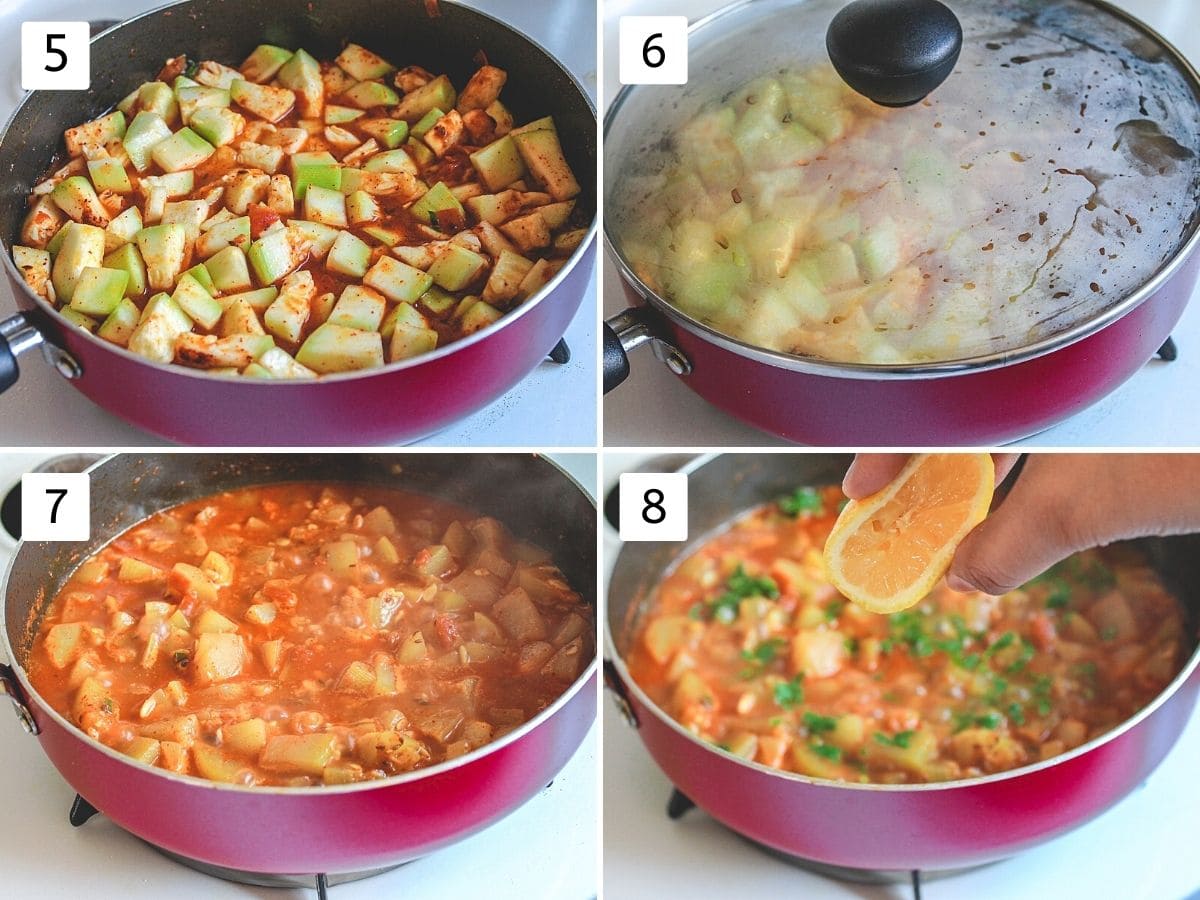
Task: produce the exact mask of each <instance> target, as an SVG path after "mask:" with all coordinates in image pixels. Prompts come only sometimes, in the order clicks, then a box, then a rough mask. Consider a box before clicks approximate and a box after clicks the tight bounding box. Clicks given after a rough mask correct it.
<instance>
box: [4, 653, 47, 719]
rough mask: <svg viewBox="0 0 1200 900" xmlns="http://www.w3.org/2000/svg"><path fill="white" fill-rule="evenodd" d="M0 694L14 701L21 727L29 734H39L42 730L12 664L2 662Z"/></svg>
mask: <svg viewBox="0 0 1200 900" xmlns="http://www.w3.org/2000/svg"><path fill="white" fill-rule="evenodd" d="M0 694H4V695H5V696H7V697H8V699H9V700H11V701H12V705H13V709H15V710H16V712H17V718H18V719H19V720H20V722H21V727H22V728H24V729H25V731H26V732H28V733H29V734H37V733H38V732H39V731H41V729H40V728H38V723H37V720H36V719H34V718H33V713H32V712H30V711H29V704H28V703H27V702H26V701H25V695H24V693H22V691H21V685H20V683H19V682H18V681H17V673H16V672H14V671H13V669H12V666H9V665H5V664H4V663H0Z"/></svg>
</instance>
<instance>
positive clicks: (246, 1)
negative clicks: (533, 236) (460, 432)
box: [0, 0, 596, 447]
mask: <svg viewBox="0 0 1200 900" xmlns="http://www.w3.org/2000/svg"><path fill="white" fill-rule="evenodd" d="M430 9H432V10H433V11H434V12H436V13H437V15H434V16H431V15H430V14H429V11H430ZM347 41H356V42H358V43H361V44H363V45H364V46H366V47H369V48H372V49H374V50H375V51H377V52H378V53H380V54H381V55H383V56H385V57H390V58H393V59H396V60H406V61H409V62H410V63H414V64H418V65H424V66H426V67H427V68H429V69H431V70H436V71H438V72H445V73H446V74H448V75H450V76H451V78H452V79H453V80H454V81H455V83H457V84H462V83H465V81H466V79H467V78H468V77H470V74H471V72H473V71H474V70H475V68H476V67H477V65H478V64H477V62H476V56H477V54H478V53H480V52H482V53H484V54H486V56H487V58H488V60H489V61H490V62H491V63H493V64H494V65H497V66H500V67H501V68H504V69H505V70H507V72H508V75H509V80H508V84H507V85H506V87H505V91H504V102H505V103H506V104H507V105H508V106H509V107H510V108H511V109H512V110H513V113H514V115H515V116H516V117H517V119H518V120H520V121H525V120H527V119H532V118H536V117H538V116H544V115H553V116H554V121H555V124H556V127H557V128H558V130H559V132H560V133H561V134H562V143H563V147H564V150H565V152H566V153H567V156H568V162H569V163H570V164H571V167H572V169H573V170H574V171H575V172H576V173H578V175H579V180H580V182H581V183H582V184H583V185H584V194H583V196H581V197H580V201H579V202H580V205H581V206H582V207H583V208H586V209H588V210H590V211H594V210H595V208H596V198H595V179H594V178H592V177H591V173H593V172H594V171H595V169H596V115H595V110H594V108H593V107H592V104H591V101H590V100H589V99H588V96H587V94H586V93H585V92H584V90H583V89H582V88H581V87H580V85H579V83H578V82H577V81H576V80H575V79H574V77H573V76H572V75H571V74H570V72H568V71H567V70H566V69H565V68H564V67H563V66H562V65H561V64H560V63H559V62H558V61H557V60H555V59H554V58H553V57H552V56H550V55H549V54H548V53H547V52H546V51H545V50H544V49H542V48H541V47H540V46H538V45H537V44H536V43H534V42H533V41H532V40H530V39H529V38H527V37H525V36H523V35H521V34H518V33H517V32H515V31H514V30H512V29H511V28H509V27H508V26H507V25H505V24H504V23H503V22H500V21H499V20H497V19H494V18H492V17H490V16H488V15H485V14H484V13H481V12H478V11H476V10H473V9H470V8H468V7H465V6H461V5H459V4H457V3H452V2H446V0H442V2H440V3H435V4H430V3H425V2H423V0H394V2H384V0H336V2H335V0H270V2H266V0H184V2H181V3H177V4H175V5H173V6H169V7H165V8H162V9H158V10H155V11H153V12H149V13H146V14H144V15H141V16H138V17H137V18H134V19H130V20H129V21H127V22H124V23H122V24H120V25H117V26H115V27H113V28H110V29H109V30H107V31H105V32H104V33H103V34H101V35H99V36H98V37H96V38H95V39H94V40H93V41H92V48H91V64H92V86H91V89H90V90H87V91H36V92H34V93H31V94H29V95H27V96H26V98H25V100H24V101H23V102H22V103H21V105H20V106H19V107H18V108H17V111H16V112H15V113H14V114H13V117H12V119H11V120H10V122H9V124H8V127H7V129H6V131H5V132H4V135H3V138H2V139H0V171H2V172H3V173H4V183H5V186H6V190H5V191H4V193H3V196H2V197H0V245H2V246H0V251H2V252H0V256H3V258H4V259H3V262H2V263H0V266H2V267H3V269H4V274H5V275H6V276H7V279H8V282H9V284H10V286H11V289H12V294H13V296H14V297H15V299H16V302H17V306H18V307H19V308H20V310H21V313H20V314H19V315H16V316H12V317H11V318H8V319H3V320H0V390H3V389H6V388H8V387H9V386H11V385H12V384H13V383H14V382H15V381H16V379H17V374H18V371H17V362H16V355H17V354H18V353H20V352H22V351H24V350H27V349H30V348H32V347H34V346H37V345H38V344H43V345H44V349H45V351H46V354H47V356H49V357H50V359H51V360H52V361H53V362H54V363H55V365H56V366H57V368H58V369H59V371H61V372H62V373H63V374H64V375H65V376H66V377H67V378H68V379H69V380H70V381H71V384H72V385H73V386H74V387H75V388H77V389H78V390H80V391H82V392H83V393H84V394H86V395H87V396H88V397H89V398H90V399H92V400H93V401H94V402H96V403H97V404H99V405H100V406H103V407H104V408H105V409H107V410H109V411H110V412H112V413H114V414H116V415H118V416H120V417H121V418H123V419H125V420H127V421H129V422H132V423H133V424H134V425H137V426H139V427H141V428H144V429H146V430H147V431H151V432H154V433H155V434H158V435H161V436H163V437H166V438H169V439H171V440H174V441H177V442H180V443H185V444H200V445H209V446H212V445H226V446H255V447H257V446H346V445H359V446H373V445H382V444H390V443H395V442H405V441H412V440H416V439H418V438H421V437H424V436H426V435H429V434H433V433H434V432H437V431H438V430H440V429H442V428H444V427H446V426H447V425H449V424H450V423H452V422H454V421H455V420H457V419H461V418H463V417H464V416H467V415H469V414H471V413H472V412H475V411H476V410H478V409H480V408H482V407H483V406H486V405H487V404H488V403H490V402H492V401H493V400H494V399H496V398H497V397H499V396H500V395H501V394H503V393H504V392H505V391H507V390H509V389H510V388H511V387H513V385H515V384H516V383H517V382H519V381H520V380H521V379H522V378H524V377H525V376H526V375H527V374H528V373H529V372H530V371H532V370H533V368H534V367H535V366H537V365H538V363H540V362H541V361H542V360H544V359H545V358H546V357H547V355H549V354H550V353H551V351H552V350H556V351H557V352H556V353H555V358H556V359H560V360H561V356H560V354H561V350H558V348H556V344H557V342H558V341H559V340H560V339H561V338H562V335H563V332H564V331H565V330H566V328H567V325H568V324H569V323H570V322H571V319H572V318H573V317H574V315H575V312H576V311H577V310H578V308H579V305H580V303H581V302H582V300H583V297H584V294H585V293H586V291H587V287H588V284H589V282H590V280H591V272H592V266H593V262H594V259H595V235H594V226H593V231H592V233H589V235H588V237H587V239H585V241H584V242H583V244H582V245H581V246H580V247H579V248H578V249H577V250H576V251H575V253H574V255H573V256H572V257H571V258H570V260H568V262H567V264H566V265H565V266H564V267H563V269H562V270H561V271H560V272H559V273H558V274H557V275H556V276H555V277H554V279H553V280H552V281H551V282H550V283H549V284H548V285H546V287H545V288H544V289H543V290H541V291H540V292H539V293H538V294H537V295H535V296H534V297H532V298H530V299H529V301H527V302H526V303H524V304H522V305H521V306H520V307H519V308H518V309H516V310H515V311H513V312H512V313H511V314H510V315H506V316H504V317H503V318H502V319H500V320H499V321H498V322H496V323H495V324H493V325H492V326H490V327H488V328H486V329H484V330H482V331H479V332H477V333H475V334H474V335H471V336H470V337H468V338H466V339H464V340H462V341H458V342H456V343H453V344H450V345H447V346H446V347H443V348H440V349H438V350H435V351H434V352H433V353H430V354H428V355H426V356H421V357H419V358H415V359H412V360H407V361H404V362H398V363H393V364H391V365H387V366H384V367H382V368H379V369H370V370H365V371H360V372H355V373H348V374H343V375H331V376H326V377H324V378H321V379H318V380H315V381H306V382H303V383H301V382H286V381H276V382H259V381H256V380H254V379H249V378H245V379H228V378H225V379H223V378H220V377H217V376H213V375H207V374H205V373H203V372H200V371H196V370H189V369H186V368H183V367H180V366H164V365H159V364H157V363H153V362H150V361H148V360H146V359H144V358H142V357H139V356H138V355H136V354H134V353H130V352H128V351H127V350H125V349H123V348H121V347H118V346H116V345H114V344H111V343H108V342H107V341H104V340H101V339H99V338H97V337H95V336H93V335H91V334H88V333H87V332H85V331H83V330H82V329H79V328H75V327H73V326H71V325H70V324H69V323H67V322H66V321H65V320H64V319H62V318H61V317H59V316H58V315H57V314H56V313H55V312H54V311H53V310H51V309H50V308H49V307H48V306H47V305H46V303H45V302H43V301H42V300H40V299H39V298H37V297H36V296H34V294H33V293H32V292H31V291H30V290H29V289H28V288H27V287H26V286H25V283H24V281H23V280H22V278H21V276H20V273H19V272H17V270H16V267H15V266H14V265H13V262H12V258H11V254H10V252H9V250H10V246H11V244H10V242H11V241H12V240H13V239H14V238H15V236H16V235H17V234H18V233H19V231H20V227H21V221H22V219H23V217H24V213H25V200H26V197H27V196H28V189H29V188H32V187H33V185H34V184H36V183H37V182H38V181H39V180H40V179H41V177H42V175H43V173H44V172H45V170H46V168H47V167H48V166H49V164H50V162H51V158H52V156H53V154H54V153H55V152H56V151H57V150H58V149H59V148H61V146H62V131H63V129H64V128H65V127H67V126H68V125H71V124H73V123H78V122H84V121H87V120H88V119H91V118H94V117H95V116H97V115H100V114H101V113H103V112H105V111H106V110H107V109H109V108H111V107H112V106H114V105H115V104H116V101H117V100H119V99H120V98H121V97H123V96H125V95H126V94H127V93H129V91H130V90H132V89H133V88H135V87H137V85H138V84H140V83H141V82H143V81H148V80H151V79H153V78H154V77H155V74H156V73H157V72H158V71H159V69H160V68H161V67H162V64H163V62H164V60H165V59H166V58H167V57H169V56H175V55H178V54H180V53H186V54H187V55H188V57H189V58H191V59H216V60H221V61H225V62H229V61H231V60H232V61H240V60H242V59H244V58H245V57H246V56H247V55H248V54H249V52H250V51H251V50H253V49H254V47H255V46H256V45H258V44H260V43H263V42H270V43H275V44H280V45H284V46H288V47H299V46H303V47H305V48H306V49H308V50H309V51H311V52H313V53H315V54H316V55H317V56H318V57H321V58H332V56H335V55H336V54H337V53H338V52H339V51H340V49H341V47H342V46H343V45H344V44H345V43H346V42H347Z"/></svg>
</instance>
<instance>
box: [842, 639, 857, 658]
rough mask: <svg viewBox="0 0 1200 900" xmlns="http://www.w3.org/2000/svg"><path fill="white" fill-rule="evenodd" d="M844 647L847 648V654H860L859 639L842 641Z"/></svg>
mask: <svg viewBox="0 0 1200 900" xmlns="http://www.w3.org/2000/svg"><path fill="white" fill-rule="evenodd" d="M842 646H843V647H845V648H846V652H847V653H849V654H850V655H851V656H854V655H855V654H856V653H858V638H854V637H848V638H846V639H845V640H844V641H842Z"/></svg>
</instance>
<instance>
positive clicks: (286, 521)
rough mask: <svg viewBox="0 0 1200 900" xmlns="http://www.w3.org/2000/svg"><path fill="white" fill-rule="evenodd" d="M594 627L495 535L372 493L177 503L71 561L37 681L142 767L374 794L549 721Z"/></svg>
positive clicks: (39, 649)
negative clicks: (398, 779)
mask: <svg viewBox="0 0 1200 900" xmlns="http://www.w3.org/2000/svg"><path fill="white" fill-rule="evenodd" d="M594 647H595V631H594V625H593V613H592V611H591V610H590V609H589V608H588V607H587V606H586V605H585V603H584V601H583V599H582V598H581V596H580V595H579V594H578V593H576V592H575V591H574V590H572V588H571V587H570V586H569V585H568V584H567V583H566V582H565V580H564V579H563V576H562V574H561V573H560V571H559V570H558V569H557V568H556V567H555V566H554V564H553V563H552V562H551V561H550V559H549V558H548V556H547V554H546V553H545V552H544V551H542V550H541V549H539V548H537V547H534V546H532V545H530V544H527V543H524V542H521V541H518V540H516V539H515V538H514V537H513V536H512V535H511V534H509V533H508V532H507V530H506V529H505V528H504V526H503V525H501V523H500V522H498V521H497V520H495V519H492V518H488V517H481V516H478V515H475V514H473V513H471V512H468V511H467V510H464V509H461V508H459V507H456V506H453V505H451V504H448V503H446V502H444V501H441V500H435V499H431V498H429V497H424V496H419V495H416V494H410V493H404V492H400V491H396V490H391V489H387V488H380V487H374V486H365V485H341V484H315V483H298V484H284V485H273V486H268V487H259V488H252V489H243V490H237V491H232V492H229V493H224V494H219V495H216V496H213V497H208V498H205V499H202V500H197V501H194V502H190V503H186V504H184V505H181V506H178V507H175V508H173V509H169V510H166V511H163V512H160V513H157V514H156V515H154V516H152V517H151V518H149V519H147V520H146V521H144V522H142V523H141V524H139V525H136V526H134V527H133V528H131V529H130V530H128V531H126V532H125V533H124V534H122V535H121V536H120V537H118V538H117V539H116V540H114V541H113V542H112V543H111V544H109V545H108V546H107V547H105V548H104V549H103V550H101V551H100V552H99V553H97V554H96V555H95V556H93V557H92V558H90V559H89V560H88V561H86V562H84V563H83V564H82V565H81V566H80V567H79V569H78V570H77V571H76V572H75V573H74V574H73V575H72V577H71V579H70V581H68V582H67V584H66V585H64V587H63V589H62V590H61V591H60V592H59V594H58V595H57V596H56V597H55V598H54V600H53V601H52V603H51V604H50V606H49V608H48V610H47V611H46V614H45V616H44V618H43V620H42V622H41V623H40V627H39V632H38V635H37V637H36V640H35V643H34V646H33V651H32V658H31V659H30V662H29V667H28V668H29V673H30V678H31V680H32V683H33V685H34V686H35V687H36V688H37V690H38V692H39V693H40V694H41V695H42V696H43V697H44V698H45V699H46V701H47V702H48V703H50V704H51V706H53V707H54V709H56V710H58V711H59V712H60V713H62V714H63V715H64V716H66V717H67V718H68V719H70V720H71V721H72V722H74V723H75V724H77V725H78V726H79V727H80V728H81V729H82V730H84V731H85V732H86V733H87V734H89V735H90V736H91V737H93V738H96V739H97V740H99V741H101V742H102V743H104V744H107V745H108V746H110V747H114V748H116V749H118V750H122V751H124V752H126V753H128V754H130V755H131V756H134V757H135V758H137V759H139V760H141V761H142V762H145V763H147V764H149V765H155V766H161V767H163V768H167V769H170V770H172V771H175V772H179V773H182V774H192V775H199V776H202V777H206V778H210V779H214V780H219V781H228V782H233V783H240V784H247V785H249V784H275V785H312V784H321V783H326V784H328V783H344V782H353V781H361V780H367V779H375V778H383V777H386V776H389V775H393V774H396V773H400V772H405V771H409V770H412V769H418V768H421V767H424V766H429V765H433V764H435V763H438V762H442V761H444V760H447V759H451V758H453V757H457V756H460V755H462V754H464V753H468V752H470V751H471V750H473V749H475V748H477V747H480V746H482V745H484V744H487V743H488V742H490V741H492V740H495V739H496V738H498V737H500V736H501V735H503V734H505V733H507V732H509V731H511V730H512V729H514V728H516V727H517V726H519V725H521V724H522V723H524V722H526V721H527V720H529V719H530V718H531V717H533V716H534V715H536V714H537V713H538V712H540V711H541V710H543V709H545V708H546V707H547V706H549V705H550V704H551V703H553V702H554V700H555V699H556V698H557V697H558V696H559V695H560V694H561V693H562V692H563V691H564V690H566V688H567V687H568V685H570V684H571V683H572V682H573V681H574V680H575V678H576V677H577V676H578V675H579V674H580V673H581V672H582V671H583V669H584V668H585V667H586V666H587V663H588V660H589V659H591V658H592V656H593V655H594Z"/></svg>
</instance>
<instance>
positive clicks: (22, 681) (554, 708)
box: [0, 453, 599, 796]
mask: <svg viewBox="0 0 1200 900" xmlns="http://www.w3.org/2000/svg"><path fill="white" fill-rule="evenodd" d="M120 455H122V454H119V453H110V454H109V455H107V456H105V457H103V458H101V459H99V460H97V461H96V462H95V463H94V464H93V465H91V466H89V467H88V468H87V469H86V470H85V471H86V472H88V473H91V472H92V471H94V470H95V469H97V468H98V467H100V466H103V465H104V464H105V463H106V462H108V461H109V460H111V459H113V458H115V457H117V456H120ZM536 455H537V456H538V457H539V458H540V459H541V460H542V461H543V462H546V463H549V464H550V465H551V466H553V467H554V469H556V470H557V471H558V474H559V475H561V476H562V477H563V478H564V479H565V480H566V481H567V482H568V483H570V485H571V486H573V487H574V488H575V489H576V490H577V491H579V493H580V494H582V495H583V496H584V497H585V498H587V500H588V503H589V504H591V507H592V509H593V510H595V508H596V499H595V498H594V497H593V496H592V495H591V493H589V492H588V491H587V490H586V489H585V488H584V487H583V485H581V484H580V483H579V482H578V481H576V480H575V478H574V476H572V475H571V473H570V472H568V471H567V470H566V469H564V468H563V467H562V466H560V465H559V464H558V463H557V462H556V461H555V460H553V459H551V458H550V457H548V456H546V455H544V454H536ZM403 458H404V456H403V454H397V459H400V460H402V459H403ZM271 483H272V482H263V484H271ZM275 483H283V482H275ZM167 508H169V507H163V509H167ZM159 511H161V510H156V512H159ZM117 536H118V535H116V534H114V535H111V536H110V537H109V540H108V541H106V542H105V545H107V544H108V543H109V542H110V541H111V540H113V539H115V538H116V537H117ZM24 545H25V542H24V541H20V542H18V544H17V546H16V549H14V550H13V553H12V558H11V559H10V560H9V562H8V566H7V567H6V568H5V571H4V579H3V581H0V620H2V619H3V617H4V616H3V613H4V608H5V606H6V605H7V603H8V583H9V578H10V576H11V574H12V569H13V567H14V566H15V565H16V561H17V556H18V554H19V553H20V552H21V548H22V547H23V546H24ZM0 651H2V652H3V654H4V656H5V657H7V659H8V660H9V666H10V667H11V668H12V671H13V674H14V675H15V676H16V678H17V683H18V685H19V686H20V689H21V691H22V692H23V693H24V697H14V698H12V699H13V700H14V702H15V703H16V706H17V716H18V718H20V719H22V720H23V716H22V710H23V709H25V708H27V707H26V702H27V701H28V702H29V703H32V704H36V705H37V707H38V712H39V713H40V714H41V715H44V716H49V717H50V718H51V719H52V720H53V721H54V722H55V723H56V724H57V725H58V726H60V727H61V728H64V729H66V730H67V731H69V732H71V733H73V734H74V735H75V736H76V737H78V738H79V739H80V740H82V741H84V742H86V743H87V745H88V747H89V748H90V749H92V750H94V751H97V752H99V753H102V754H104V755H105V756H107V757H109V758H110V759H113V760H116V761H117V762H120V763H123V764H124V765H128V766H131V767H132V768H135V769H140V770H143V771H145V772H149V773H152V774H153V775H155V776H157V777H159V778H164V779H166V780H167V781H175V782H179V783H181V784H186V785H189V786H192V787H202V788H207V789H209V790H214V791H231V792H234V793H245V794H253V795H256V796H260V795H264V794H282V795H285V796H310V795H313V794H314V793H319V794H321V795H325V794H353V793H358V792H360V791H370V790H378V789H381V788H387V787H394V786H397V787H398V786H400V785H403V784H411V783H413V782H417V781H423V780H424V779H426V778H434V777H436V776H438V775H441V774H444V773H446V772H452V771H454V770H455V769H457V768H459V767H460V766H464V765H470V764H471V763H474V762H476V761H477V760H480V759H483V758H484V757H485V756H488V755H490V754H491V753H494V752H498V751H500V750H502V749H504V748H505V747H507V746H508V745H509V744H512V743H515V742H516V741H519V740H521V738H523V737H524V736H525V735H527V734H528V733H529V732H531V731H533V730H535V729H536V728H538V727H539V726H540V725H542V724H543V723H544V722H546V721H548V720H549V719H551V718H553V717H554V716H555V715H556V714H557V713H558V711H559V710H560V709H562V708H563V707H564V706H566V705H567V704H568V703H570V702H571V700H573V699H574V697H575V695H576V694H578V693H579V692H580V691H582V690H583V689H584V688H586V687H587V685H588V684H590V683H591V682H592V680H593V678H594V677H595V674H596V669H597V668H598V666H599V661H598V659H596V658H595V657H593V658H592V660H591V661H590V662H589V663H588V665H587V668H585V669H584V670H583V671H582V672H581V673H580V674H579V675H578V677H576V679H575V681H573V682H572V683H571V685H570V686H569V687H568V688H567V689H566V690H565V691H563V692H562V694H560V695H559V696H558V698H557V699H556V700H555V701H554V702H553V703H551V704H550V705H549V706H547V707H546V708H545V709H543V710H542V711H541V712H539V713H538V714H537V715H536V716H534V717H533V718H532V719H530V720H529V721H528V722H525V723H524V724H523V725H521V726H520V727H519V728H515V729H513V730H512V731H510V732H509V733H508V734H506V735H504V736H503V737H501V738H498V739H496V740H494V741H492V742H491V743H488V744H484V745H483V746H482V747H480V748H478V749H477V750H473V751H471V752H470V753H466V754H464V755H462V756H459V757H456V758H455V759H451V760H446V761H445V762H442V763H438V764H437V765H435V766H429V767H428V768H424V769H416V770H414V771H412V772H404V773H402V774H400V775H392V776H390V777H388V778H380V779H378V780H375V781H360V782H356V783H354V784H337V785H328V784H326V785H314V786H311V787H285V786H282V785H256V786H247V785H239V784H223V783H220V782H216V781H210V780H208V779H206V778H199V777H196V776H194V775H179V774H177V773H175V772H169V771H167V770H166V769H161V768H158V767H157V766H150V765H146V764H145V763H142V762H138V761H136V760H134V759H133V758H132V757H130V756H126V755H125V754H124V753H121V752H119V751H117V750H114V749H113V748H111V747H109V746H107V745H105V744H102V743H100V741H98V740H96V739H95V738H93V737H91V736H90V735H88V734H85V733H84V732H82V731H80V729H79V727H78V726H77V725H75V724H74V723H72V722H70V721H68V720H67V719H66V717H64V716H63V715H62V714H61V713H59V712H58V711H57V710H55V709H54V708H53V707H51V706H50V704H48V703H46V702H45V701H44V700H43V699H42V697H41V695H40V694H38V692H37V691H36V690H35V689H34V687H33V685H32V684H30V683H29V677H28V676H27V675H26V673H25V667H24V666H23V665H21V663H20V662H19V661H18V660H17V655H16V653H15V651H14V649H13V646H12V644H11V643H10V642H9V639H8V629H6V628H2V627H0Z"/></svg>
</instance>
